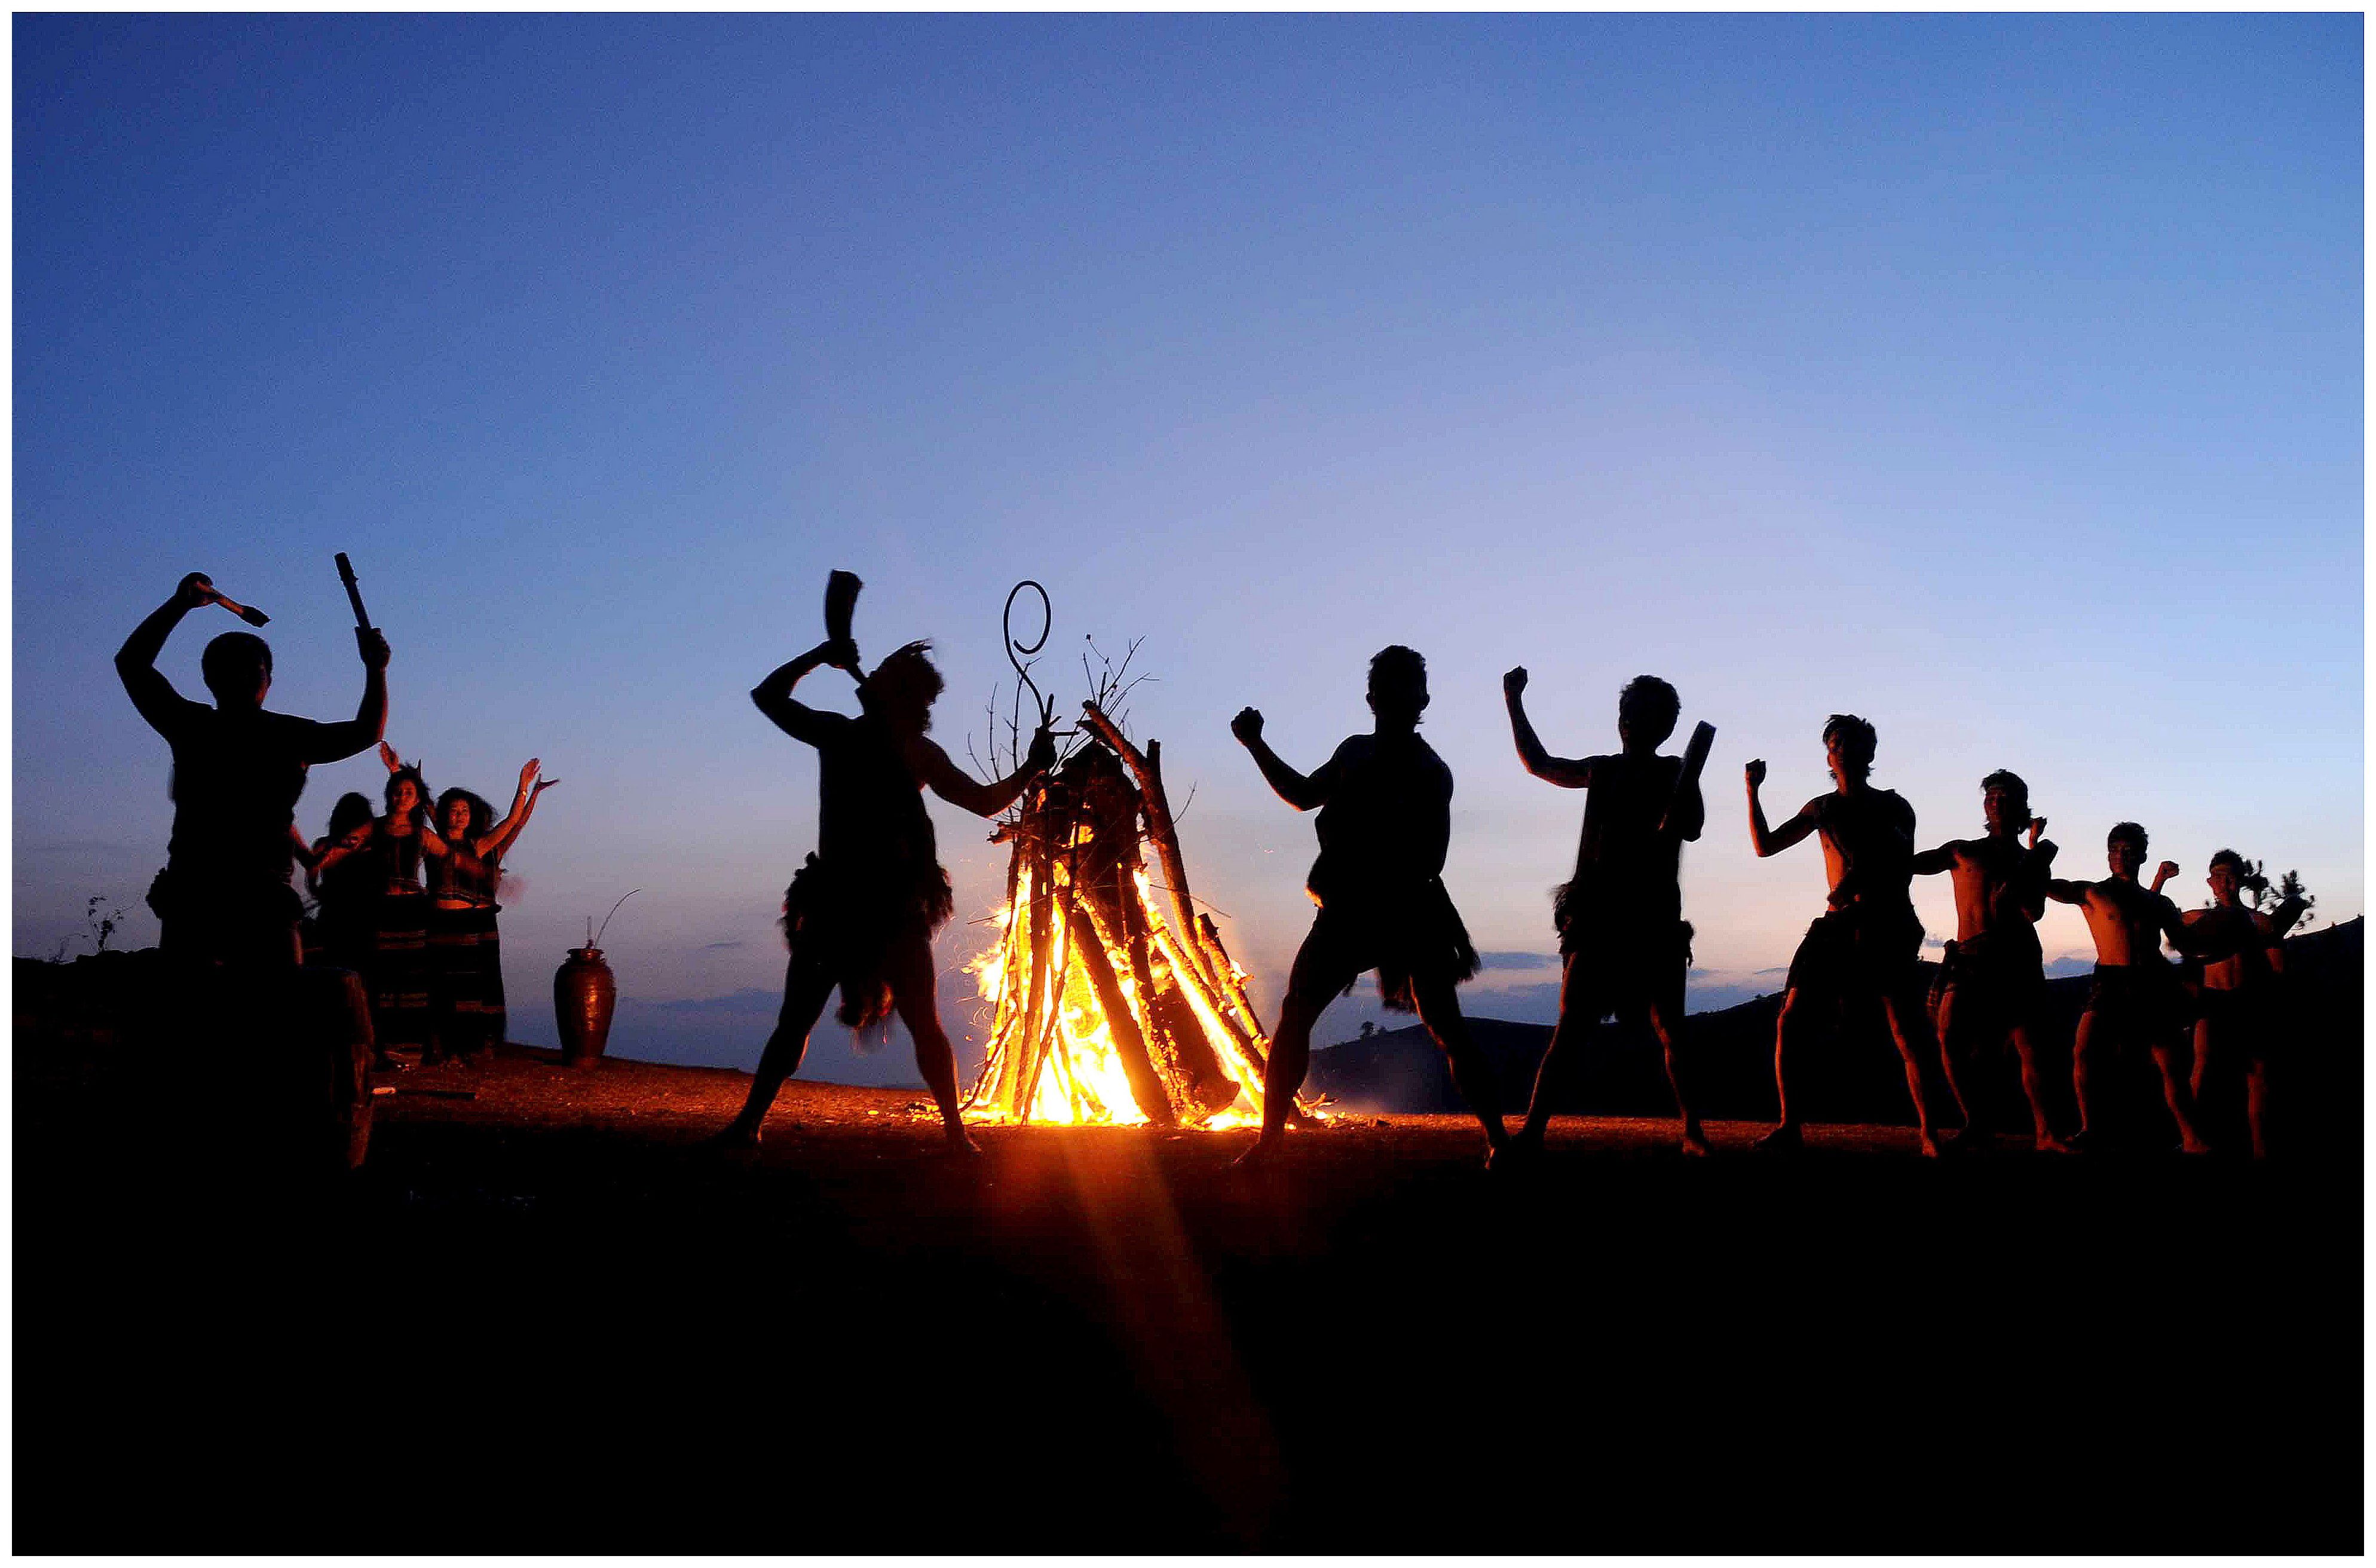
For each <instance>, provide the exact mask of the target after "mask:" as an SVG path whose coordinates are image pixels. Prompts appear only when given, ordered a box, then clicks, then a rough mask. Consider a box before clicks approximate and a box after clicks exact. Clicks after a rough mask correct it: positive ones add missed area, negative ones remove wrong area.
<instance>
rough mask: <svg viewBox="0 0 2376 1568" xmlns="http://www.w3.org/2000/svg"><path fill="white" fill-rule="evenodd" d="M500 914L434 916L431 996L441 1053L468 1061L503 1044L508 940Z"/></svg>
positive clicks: (437, 912) (445, 912)
mask: <svg viewBox="0 0 2376 1568" xmlns="http://www.w3.org/2000/svg"><path fill="white" fill-rule="evenodd" d="M497 912H498V911H497V909H496V907H495V906H493V905H492V904H491V905H488V906H486V907H485V908H483V909H437V908H435V907H434V906H432V907H431V909H430V910H429V996H430V1008H431V1012H432V1015H433V1022H434V1026H435V1028H436V1030H437V1043H438V1048H439V1049H440V1050H442V1051H446V1052H448V1053H450V1054H453V1055H457V1056H465V1055H469V1054H470V1053H472V1052H474V1051H483V1050H486V1049H488V1048H490V1047H493V1046H495V1045H499V1044H501V1043H502V1042H503V1038H504V1026H505V1012H504V954H503V939H502V938H501V936H499V935H498V934H497V932H496V930H495V915H496V914H497Z"/></svg>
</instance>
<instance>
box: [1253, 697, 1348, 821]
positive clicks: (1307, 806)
mask: <svg viewBox="0 0 2376 1568" xmlns="http://www.w3.org/2000/svg"><path fill="white" fill-rule="evenodd" d="M1230 734H1232V735H1235V736H1236V737H1237V738H1238V743H1239V744H1240V745H1241V746H1243V747H1245V748H1246V750H1247V751H1249V752H1252V753H1253V758H1254V766H1256V767H1259V768H1261V769H1262V776H1263V781H1264V782H1265V783H1266V784H1268V785H1269V786H1270V787H1271V790H1272V791H1273V792H1274V793H1275V794H1277V796H1278V798H1279V799H1280V800H1282V801H1285V802H1287V803H1288V804H1289V805H1290V806H1293V807H1294V808H1295V809H1296V810H1297V811H1300V812H1308V811H1311V810H1313V808H1314V807H1317V806H1325V805H1326V804H1327V803H1328V784H1329V782H1330V780H1329V778H1328V777H1327V773H1328V770H1327V768H1326V767H1325V766H1323V767H1322V768H1321V770H1320V773H1319V775H1316V776H1314V777H1313V778H1305V777H1304V776H1303V775H1302V774H1301V773H1298V772H1296V771H1295V769H1293V768H1291V767H1289V766H1287V764H1286V763H1285V762H1284V761H1283V760H1281V758H1280V757H1279V754H1277V752H1275V751H1273V750H1271V749H1270V742H1267V741H1265V740H1264V739H1263V716H1262V715H1261V714H1260V713H1258V712H1256V711H1255V710H1254V709H1253V708H1251V707H1247V708H1241V709H1239V710H1238V716H1237V717H1236V718H1235V719H1230Z"/></svg>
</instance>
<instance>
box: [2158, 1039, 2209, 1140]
mask: <svg viewBox="0 0 2376 1568" xmlns="http://www.w3.org/2000/svg"><path fill="white" fill-rule="evenodd" d="M2178 1053H2179V1047H2178V1046H2177V1045H2176V1044H2175V1043H2173V1042H2171V1041H2168V1040H2164V1041H2162V1042H2161V1043H2160V1044H2158V1045H2156V1046H2155V1047H2154V1048H2153V1059H2154V1065H2155V1066H2156V1067H2158V1068H2160V1069H2161V1097H2162V1099H2164V1100H2165V1101H2167V1102H2168V1105H2169V1119H2170V1120H2171V1121H2173V1122H2175V1123H2178V1145H2179V1147H2180V1148H2182V1149H2184V1150H2185V1151H2186V1152H2187V1153H2189V1154H2209V1153H2210V1152H2211V1146H2210V1145H2209V1144H2206V1143H2204V1141H2203V1134H2201V1133H2199V1132H2197V1131H2196V1130H2195V1126H2194V1105H2193V1097H2192V1095H2190V1094H2188V1093H2187V1092H2186V1074H2185V1073H2184V1072H2183V1071H2182V1070H2181V1069H2180V1063H2179V1057H2178Z"/></svg>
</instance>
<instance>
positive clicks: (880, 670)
mask: <svg viewBox="0 0 2376 1568" xmlns="http://www.w3.org/2000/svg"><path fill="white" fill-rule="evenodd" d="M932 652H933V645H932V644H931V643H929V642H912V643H909V644H908V645H907V646H906V647H901V648H897V649H896V650H894V651H893V652H892V654H891V655H890V657H889V658H887V659H884V661H883V662H882V663H880V664H878V665H876V666H875V667H874V670H873V673H871V674H869V675H868V676H867V677H866V679H865V680H863V681H861V682H860V683H858V701H859V706H860V707H863V708H865V709H866V710H867V711H868V712H869V713H896V712H903V711H904V712H909V713H915V714H918V715H921V717H922V719H923V721H924V728H926V729H927V730H929V729H931V728H932V727H933V719H932V713H933V703H934V702H935V701H936V700H938V698H939V697H940V695H941V672H940V671H938V670H935V669H933V659H932Z"/></svg>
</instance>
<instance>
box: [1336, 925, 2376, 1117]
mask: <svg viewBox="0 0 2376 1568" xmlns="http://www.w3.org/2000/svg"><path fill="white" fill-rule="evenodd" d="M2366 930H2367V926H2366V921H2365V919H2364V918H2362V919H2355V920H2352V921H2346V922H2345V923H2343V924H2341V925H2334V926H2329V927H2327V928H2326V929H2325V930H2323V931H2317V932H2310V933H2308V934H2306V935H2302V936H2297V937H2294V938H2292V939H2290V940H2288V941H2287V944H2286V964H2287V974H2288V976H2289V979H2290V984H2291V990H2292V992H2293V1005H2294V1012H2295V1020H2294V1026H2293V1030H2294V1035H2295V1038H2296V1039H2297V1040H2298V1041H2299V1047H2298V1053H2297V1054H2296V1056H2295V1058H2294V1059H2293V1060H2292V1061H2291V1062H2289V1063H2286V1064H2285V1069H2284V1070H2285V1071H2286V1074H2287V1084H2286V1086H2285V1087H2284V1088H2283V1089H2282V1090H2281V1093H2282V1094H2283V1096H2284V1098H2285V1099H2286V1101H2287V1103H2288V1104H2289V1105H2290V1106H2291V1107H2292V1108H2293V1114H2294V1115H2296V1116H2297V1117H2299V1118H2304V1119H2306V1122H2305V1124H2304V1125H2303V1126H2302V1130H2303V1131H2309V1130H2310V1129H2311V1126H2315V1125H2318V1124H2319V1123H2323V1122H2324V1121H2327V1120H2332V1121H2334V1123H2335V1125H2336V1126H2337V1127H2338V1128H2342V1127H2347V1128H2348V1129H2349V1130H2350V1137H2351V1138H2352V1140H2353V1147H2354V1148H2356V1147H2357V1146H2358V1143H2357V1140H2358V1117H2357V1107H2358V1104H2359V1084H2360V1072H2361V1063H2360V1016H2361V1004H2362V997H2363V994H2364V986H2365V967H2366V947H2365V937H2366ZM1924 968H1925V970H1926V973H1927V972H1929V971H1931V970H1932V969H1935V968H1936V966H1933V965H1927V964H1926V965H1925V966H1924ZM2047 992H2048V994H2049V997H2050V998H2051V1002H2050V1007H2051V1014H2050V1017H2049V1030H2050V1034H2051V1039H2052V1050H2053V1051H2054V1052H2055V1054H2056V1058H2057V1060H2056V1061H2055V1063H2053V1064H2052V1065H2051V1067H2050V1069H2049V1070H2050V1072H2051V1074H2052V1075H2053V1078H2054V1082H2055V1087H2056V1091H2057V1093H2058V1095H2059V1097H2060V1100H2061V1105H2060V1109H2059V1111H2057V1113H2056V1114H2057V1119H2058V1122H2059V1123H2061V1124H2062V1125H2064V1126H2066V1127H2068V1126H2071V1125H2075V1124H2076V1122H2077V1118H2078V1112H2077V1109H2076V1107H2075V1106H2073V1104H2072V1103H2071V1099H2070V1096H2071V1074H2070V1051H2071V1036H2072V1033H2073V1030H2075V1029H2076V1028H2077V1027H2078V1023H2079V1014H2080V1012H2081V1010H2082V1009H2083V1008H2084V1007H2085V1004H2086V1000H2087V977H2086V976H2085V975H2075V976H2071V977H2067V978H2065V979H2061V980H2049V981H2048V982H2047ZM1781 1009H1782V998H1781V996H1780V994H1779V993H1776V994H1773V995H1767V996H1761V997H1758V998H1756V999H1755V1000H1753V1001H1750V1002H1744V1003H1742V1004H1740V1005H1739V1006H1735V1007H1727V1008H1725V1009H1723V1010H1722V1011H1720V1012H1713V1013H1697V1014H1693V1015H1692V1016H1691V1017H1689V1018H1688V1019H1687V1020H1685V1023H1684V1042H1683V1043H1684V1049H1685V1051H1686V1052H1687V1055H1688V1058H1689V1062H1688V1068H1687V1070H1688V1071H1689V1072H1690V1073H1691V1074H1692V1075H1693V1079H1692V1081H1693V1093H1694V1098H1696V1099H1698V1100H1699V1102H1700V1109H1701V1113H1702V1114H1703V1115H1705V1116H1711V1117H1719V1118H1725V1119H1741V1120H1751V1121H1755V1120H1761V1119H1764V1118H1769V1117H1771V1116H1772V1115H1773V1114H1774V1020H1775V1017H1776V1015H1777V1014H1779V1013H1780V1012H1781ZM1469 1028H1470V1029H1471V1030H1472V1031H1473V1032H1474V1034H1475V1035H1476V1037H1477V1040H1478V1043H1479V1046H1480V1047H1481V1048H1482V1049H1483V1050H1484V1051H1485V1053H1486V1054H1487V1055H1488V1056H1489V1057H1490V1058H1491V1060H1492V1062H1493V1064H1494V1069H1495V1071H1496V1073H1497V1074H1498V1075H1500V1078H1501V1081H1502V1085H1503V1099H1504V1101H1505V1104H1506V1105H1507V1107H1508V1109H1510V1110H1511V1111H1516V1110H1518V1109H1520V1108H1521V1107H1522V1106H1523V1105H1524V1103H1525V1100H1526V1097H1527V1092H1528V1090H1529V1088H1530V1087H1531V1086H1532V1084H1533V1082H1534V1075H1535V1068H1536V1065H1537V1064H1538V1063H1539V1062H1540V1061H1541V1060H1542V1053H1543V1048H1544V1047H1545V1045H1547V1044H1548V1043H1549V1042H1550V1032H1551V1031H1550V1027H1549V1026H1548V1025H1544V1024H1514V1023H1507V1022H1504V1021H1503V1020H1500V1019H1495V1018H1472V1019H1470V1020H1469ZM1807 1054H1808V1058H1809V1060H1808V1063H1807V1075H1806V1080H1805V1085H1804V1087H1803V1090H1800V1089H1799V1086H1798V1085H1796V1084H1795V1083H1794V1086H1793V1087H1794V1091H1797V1092H1803V1093H1804V1095H1805V1097H1806V1111H1807V1115H1808V1119H1809V1120H1811V1121H1818V1122H1880V1123H1899V1124H1904V1123H1911V1122H1912V1121H1913V1119H1914V1118H1913V1111H1912V1108H1911V1107H1910V1106H1909V1105H1908V1104H1907V1097H1906V1079H1905V1075H1904V1072H1903V1070H1902V1069H1901V1068H1900V1066H1899V1065H1898V1058H1897V1051H1896V1048H1895V1046H1894V1045H1892V1044H1891V1043H1890V1040H1889V1036H1888V1032H1887V1029H1886V1027H1885V1026H1884V1025H1883V1021H1882V1018H1881V1016H1880V1012H1879V1010H1878V1009H1877V1008H1876V1009H1875V1010H1874V1011H1873V1013H1872V1016H1871V1017H1869V1018H1865V1019H1861V1020H1858V1021H1857V1022H1856V1023H1855V1024H1854V1025H1853V1026H1852V1027H1849V1028H1844V1029H1842V1030H1840V1031H1838V1032H1836V1033H1835V1034H1833V1035H1832V1036H1831V1037H1830V1038H1828V1039H1817V1040H1815V1041H1814V1042H1812V1043H1811V1044H1810V1046H1809V1048H1808V1052H1807ZM1985 1076H1986V1078H1987V1080H1988V1087H1989V1088H1990V1091H1991V1092H1992V1093H1993V1094H1995V1095H1996V1096H1997V1099H1998V1104H1997V1109H1996V1114H1997V1115H1998V1116H1999V1117H2000V1118H2010V1119H2011V1124H2012V1125H2015V1126H2026V1125H2027V1123H2028V1113H2027V1111H2026V1110H2025V1109H2024V1108H2023V1102H2022V1100H2021V1091H2020V1085H2019V1082H2018V1080H2017V1079H2016V1078H2015V1076H2014V1070H2013V1066H2012V1058H2011V1052H2010V1048H2008V1051H2007V1057H2006V1061H2005V1063H2004V1064H2003V1068H2002V1071H1992V1072H1989V1073H1987V1074H1985ZM1307 1082H1308V1084H1309V1087H1311V1089H1312V1090H1313V1091H1314V1092H1317V1093H1320V1094H1325V1095H1330V1096H1333V1097H1335V1098H1336V1099H1337V1101H1338V1102H1339V1103H1340V1104H1342V1105H1343V1106H1344V1107H1345V1108H1346V1109H1347V1110H1355V1111H1460V1110H1463V1109H1464V1107H1463V1105H1462V1103H1461V1100H1460V1097H1459V1096H1458V1094H1457V1093H1456V1092H1455V1090H1454V1089H1453V1087H1452V1076H1451V1075H1450V1073H1449V1072H1447V1071H1446V1070H1445V1068H1444V1065H1443V1055H1442V1053H1440V1052H1439V1051H1437V1050H1436V1048H1435V1042H1434V1041H1433V1040H1432V1039H1429V1038H1428V1034H1427V1031H1426V1029H1425V1028H1421V1027H1420V1026H1419V1025H1418V1024H1416V1023H1414V1024H1411V1025H1409V1026H1407V1027H1405V1028H1398V1029H1388V1030H1384V1031H1381V1032H1380V1033H1378V1034H1374V1035H1372V1036H1370V1037H1369V1038H1367V1039H1357V1040H1350V1041H1348V1042H1347V1043H1345V1044H1343V1045H1337V1046H1332V1047H1330V1048H1328V1049H1326V1050H1325V1051H1313V1055H1312V1074H1311V1076H1310V1078H1309V1079H1308V1080H1307ZM1942 1092H1943V1086H1942ZM1557 1107H1558V1109H1559V1110H1560V1111H1562V1112H1564V1113H1569V1114H1582V1115H1603V1116H1667V1115H1672V1114H1673V1111H1674V1100H1673V1098H1672V1097H1671V1096H1670V1095H1669V1092H1668V1088H1667V1081H1666V1075H1665V1071H1664V1069H1663V1068H1662V1066H1661V1065H1660V1063H1659V1060H1658V1049H1657V1041H1656V1040H1655V1039H1652V1037H1651V1035H1650V1032H1649V1030H1648V1028H1646V1027H1643V1028H1624V1029H1620V1028H1604V1029H1602V1030H1601V1031H1600V1032H1599V1033H1598V1036H1597V1037H1596V1038H1595V1039H1594V1040H1593V1042H1592V1048H1591V1049H1590V1050H1589V1051H1587V1052H1586V1056H1585V1058H1584V1060H1583V1061H1581V1062H1579V1063H1575V1065H1574V1067H1573V1068H1572V1069H1571V1075H1570V1077H1569V1081H1568V1083H1567V1085H1566V1086H1565V1089H1564V1092H1563V1093H1562V1095H1561V1097H1560V1099H1559V1100H1558V1101H1557Z"/></svg>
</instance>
